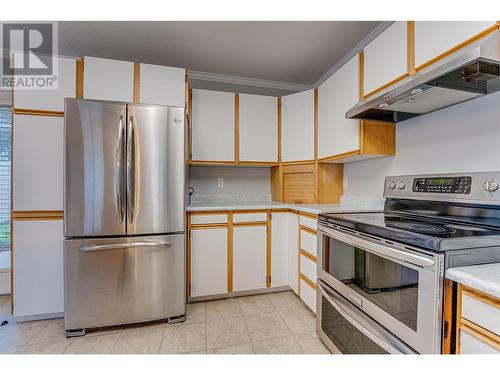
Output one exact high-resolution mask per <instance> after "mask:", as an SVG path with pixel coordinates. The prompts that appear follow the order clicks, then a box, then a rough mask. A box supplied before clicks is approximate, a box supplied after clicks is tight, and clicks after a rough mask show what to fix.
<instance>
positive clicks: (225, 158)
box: [191, 89, 235, 163]
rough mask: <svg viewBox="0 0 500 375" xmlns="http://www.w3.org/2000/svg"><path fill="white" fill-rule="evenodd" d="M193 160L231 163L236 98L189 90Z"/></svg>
mask: <svg viewBox="0 0 500 375" xmlns="http://www.w3.org/2000/svg"><path fill="white" fill-rule="evenodd" d="M191 110H192V119H191V121H192V122H191V129H192V130H191V131H192V160H193V161H205V162H226V163H228V162H229V163H233V162H234V161H235V160H234V156H235V155H234V140H235V123H234V120H235V119H234V117H235V116H234V114H235V94H234V93H230V92H220V91H209V90H199V89H193V90H192V107H191Z"/></svg>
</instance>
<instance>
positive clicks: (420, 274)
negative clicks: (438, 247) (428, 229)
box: [318, 224, 443, 354]
mask: <svg viewBox="0 0 500 375" xmlns="http://www.w3.org/2000/svg"><path fill="white" fill-rule="evenodd" d="M319 233H320V235H319V236H318V275H319V278H320V280H322V281H324V282H325V283H326V284H328V285H329V286H330V287H331V288H332V289H333V290H334V291H336V292H338V293H339V294H340V295H342V296H343V297H344V298H345V299H347V300H348V301H350V302H351V303H352V304H353V305H355V306H356V307H357V308H359V309H360V310H362V311H363V312H364V313H365V314H367V315H368V316H369V317H370V318H372V319H373V320H375V321H376V322H378V323H379V324H380V325H382V326H383V327H385V328H386V329H387V330H388V331H390V332H391V333H392V334H393V335H395V336H396V337H398V338H399V339H401V340H402V341H403V342H405V343H406V344H407V345H409V346H410V347H412V348H413V349H414V350H415V351H417V352H418V353H428V354H430V353H440V351H441V346H440V343H441V305H442V302H441V299H442V298H441V282H442V272H443V271H442V255H441V254H438V253H431V252H426V251H420V250H419V249H415V248H410V247H407V246H404V245H400V244H396V243H394V242H391V241H386V240H384V239H381V238H375V237H372V236H368V235H363V234H362V233H359V232H355V231H351V230H348V229H345V228H341V227H338V226H335V225H333V224H328V226H326V225H324V224H320V225H319Z"/></svg>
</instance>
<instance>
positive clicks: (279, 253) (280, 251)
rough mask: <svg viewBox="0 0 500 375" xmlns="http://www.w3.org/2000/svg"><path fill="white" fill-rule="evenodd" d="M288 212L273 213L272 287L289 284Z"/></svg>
mask: <svg viewBox="0 0 500 375" xmlns="http://www.w3.org/2000/svg"><path fill="white" fill-rule="evenodd" d="M288 217H289V213H288V212H273V213H272V214H271V287H272V288H274V287H280V286H286V285H288V262H289V260H288V257H289V254H288V246H289V245H288V243H289V235H290V233H289V232H288Z"/></svg>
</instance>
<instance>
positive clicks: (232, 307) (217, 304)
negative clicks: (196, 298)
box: [205, 298, 241, 322]
mask: <svg viewBox="0 0 500 375" xmlns="http://www.w3.org/2000/svg"><path fill="white" fill-rule="evenodd" d="M205 306H206V313H205V314H206V320H207V322H208V321H210V320H220V319H228V318H235V317H238V316H241V309H240V304H239V303H238V300H237V299H236V298H229V299H220V300H216V301H208V302H206V305H205Z"/></svg>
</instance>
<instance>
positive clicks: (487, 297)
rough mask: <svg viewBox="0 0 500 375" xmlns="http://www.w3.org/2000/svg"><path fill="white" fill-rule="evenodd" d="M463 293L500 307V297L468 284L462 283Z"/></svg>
mask: <svg viewBox="0 0 500 375" xmlns="http://www.w3.org/2000/svg"><path fill="white" fill-rule="evenodd" d="M462 293H463V294H465V295H468V296H469V297H472V298H475V299H477V300H479V301H481V302H484V303H487V304H488V305H491V306H493V307H496V308H499V309H500V298H497V297H494V296H491V295H489V294H486V293H482V292H480V291H478V290H476V289H473V288H469V287H468V286H466V285H462Z"/></svg>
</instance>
